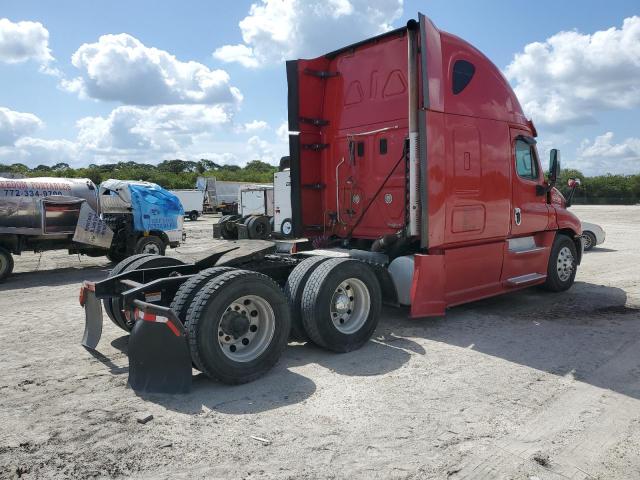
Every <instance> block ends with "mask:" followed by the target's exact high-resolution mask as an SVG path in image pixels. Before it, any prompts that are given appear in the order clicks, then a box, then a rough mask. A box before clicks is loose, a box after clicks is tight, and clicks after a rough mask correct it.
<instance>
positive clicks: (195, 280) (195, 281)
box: [171, 267, 235, 324]
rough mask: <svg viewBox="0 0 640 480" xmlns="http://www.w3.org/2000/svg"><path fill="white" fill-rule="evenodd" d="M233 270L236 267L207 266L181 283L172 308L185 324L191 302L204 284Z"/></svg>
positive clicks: (172, 302)
mask: <svg viewBox="0 0 640 480" xmlns="http://www.w3.org/2000/svg"><path fill="white" fill-rule="evenodd" d="M231 270H235V269H234V268H233V267H212V268H207V269H206V270H202V271H201V272H200V273H198V274H197V275H195V276H193V277H191V278H190V279H189V280H187V281H186V282H184V283H183V284H182V285H180V287H179V288H178V291H177V292H176V295H175V297H173V300H172V301H171V310H173V312H174V313H175V314H176V315H177V316H178V319H180V321H181V322H182V323H183V324H184V323H186V321H187V311H188V310H189V307H190V306H191V302H193V299H194V298H195V297H196V295H197V294H198V292H199V291H200V289H201V288H202V286H203V285H204V284H205V283H207V282H208V281H209V280H211V279H213V278H216V277H217V276H218V275H221V274H223V273H225V272H230V271H231Z"/></svg>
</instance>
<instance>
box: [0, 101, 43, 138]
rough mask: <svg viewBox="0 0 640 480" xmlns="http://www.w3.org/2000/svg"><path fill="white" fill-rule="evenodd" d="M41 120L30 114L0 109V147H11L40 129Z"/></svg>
mask: <svg viewBox="0 0 640 480" xmlns="http://www.w3.org/2000/svg"><path fill="white" fill-rule="evenodd" d="M42 125H43V123H42V120H40V119H39V118H38V117H36V116H35V115H34V114H32V113H23V112H14V111H13V110H9V109H8V108H6V107H0V146H8V145H13V144H14V143H15V142H16V140H18V139H19V138H21V137H24V136H27V135H31V134H32V133H33V132H35V131H36V130H38V129H39V128H41V127H42Z"/></svg>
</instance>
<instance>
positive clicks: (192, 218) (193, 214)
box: [189, 210, 198, 222]
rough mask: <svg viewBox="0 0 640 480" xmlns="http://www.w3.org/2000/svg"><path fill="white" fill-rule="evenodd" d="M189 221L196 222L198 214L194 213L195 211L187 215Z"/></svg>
mask: <svg viewBox="0 0 640 480" xmlns="http://www.w3.org/2000/svg"><path fill="white" fill-rule="evenodd" d="M189 220H191V221H192V222H195V221H196V220H198V212H196V211H195V210H194V211H193V212H191V213H190V214H189Z"/></svg>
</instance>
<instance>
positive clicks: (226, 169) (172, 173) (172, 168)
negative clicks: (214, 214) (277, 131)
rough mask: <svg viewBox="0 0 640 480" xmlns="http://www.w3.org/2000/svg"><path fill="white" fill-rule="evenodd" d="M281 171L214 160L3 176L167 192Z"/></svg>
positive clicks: (21, 170)
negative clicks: (135, 183)
mask: <svg viewBox="0 0 640 480" xmlns="http://www.w3.org/2000/svg"><path fill="white" fill-rule="evenodd" d="M277 170H278V168H277V167H274V166H273V165H270V164H268V163H266V162H262V161H260V160H253V161H250V162H249V163H247V165H245V166H244V167H240V166H238V165H220V164H217V163H215V162H213V161H211V160H206V159H202V160H199V161H197V162H194V161H186V160H179V159H176V160H165V161H163V162H161V163H159V164H158V165H151V164H148V163H136V162H119V163H110V164H101V165H96V164H91V165H89V166H87V167H83V168H71V166H69V165H68V164H67V163H58V164H56V165H53V166H48V165H38V166H37V167H35V168H29V167H28V166H26V165H24V164H21V163H14V164H13V165H2V164H0V172H7V173H14V174H19V175H24V176H25V177H67V178H89V179H91V180H92V181H93V182H94V183H95V184H96V185H97V184H99V183H101V182H103V181H104V180H107V179H109V178H115V179H118V180H142V181H145V182H152V183H157V184H158V185H160V186H162V187H164V188H167V189H178V188H195V186H196V180H197V178H198V177H199V176H211V177H215V178H216V179H217V180H228V181H235V182H255V183H271V182H273V174H274V173H275V172H276V171H277Z"/></svg>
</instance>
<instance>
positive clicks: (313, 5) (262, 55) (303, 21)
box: [214, 0, 403, 67]
mask: <svg viewBox="0 0 640 480" xmlns="http://www.w3.org/2000/svg"><path fill="white" fill-rule="evenodd" d="M402 8H403V0H329V1H325V0H261V1H260V2H257V3H254V4H252V5H251V8H250V9H249V14H248V15H247V16H246V17H245V18H244V19H242V20H241V21H240V23H239V26H240V31H241V33H242V40H243V42H244V43H243V44H239V45H225V46H223V47H220V48H218V49H217V50H216V51H215V52H214V56H215V57H216V58H218V59H220V60H223V61H225V62H238V63H240V64H241V65H244V66H248V67H256V66H263V65H266V64H269V63H271V62H281V61H283V60H287V59H293V58H298V57H314V56H318V55H321V54H323V53H326V52H328V51H331V50H334V49H336V48H339V47H342V46H344V45H347V44H350V43H353V42H356V41H359V40H363V39H365V38H367V37H370V36H372V35H377V34H379V33H383V32H385V31H387V30H390V29H391V24H392V23H393V21H395V20H396V19H398V18H400V16H401V15H402Z"/></svg>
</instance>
